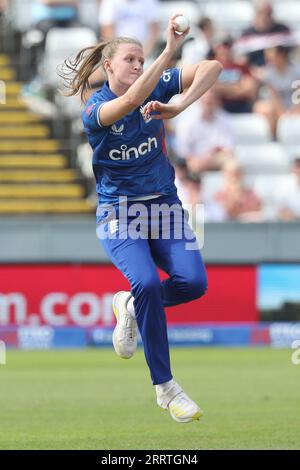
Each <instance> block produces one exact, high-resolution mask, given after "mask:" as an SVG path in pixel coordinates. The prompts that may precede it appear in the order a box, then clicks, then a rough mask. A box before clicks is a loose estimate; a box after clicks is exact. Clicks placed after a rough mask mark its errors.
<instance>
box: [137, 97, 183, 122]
mask: <svg viewBox="0 0 300 470" xmlns="http://www.w3.org/2000/svg"><path fill="white" fill-rule="evenodd" d="M143 112H144V114H145V115H147V114H149V115H151V118H152V119H172V118H173V117H175V116H177V114H179V113H180V109H179V107H178V106H177V105H176V104H175V103H167V104H165V103H161V102H160V101H149V103H147V104H146V105H145V107H144V109H143ZM153 113H155V114H153Z"/></svg>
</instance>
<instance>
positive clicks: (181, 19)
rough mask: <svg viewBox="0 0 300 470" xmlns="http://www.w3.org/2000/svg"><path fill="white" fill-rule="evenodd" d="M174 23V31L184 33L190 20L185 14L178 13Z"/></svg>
mask: <svg viewBox="0 0 300 470" xmlns="http://www.w3.org/2000/svg"><path fill="white" fill-rule="evenodd" d="M174 23H176V25H177V26H176V31H177V32H178V33H184V32H185V31H186V30H187V29H188V27H189V26H190V22H189V20H188V19H187V17H186V16H183V15H180V16H176V18H175V20H174Z"/></svg>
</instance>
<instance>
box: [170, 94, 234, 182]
mask: <svg viewBox="0 0 300 470" xmlns="http://www.w3.org/2000/svg"><path fill="white" fill-rule="evenodd" d="M175 134H176V150H177V153H178V154H179V156H180V157H182V158H185V159H186V161H187V167H188V169H189V171H191V172H193V173H196V174H200V173H202V172H204V171H207V170H217V169H220V168H221V167H222V164H223V163H224V161H226V160H228V159H231V158H233V156H234V137H233V129H232V126H231V121H230V116H229V115H228V114H227V113H226V112H224V111H223V110H222V109H221V108H220V104H219V101H218V99H217V97H216V94H215V93H214V91H213V90H209V91H208V92H206V93H205V95H204V96H203V97H202V98H201V99H200V100H198V102H197V103H196V104H195V105H194V106H193V108H190V109H189V110H186V111H185V112H184V113H183V114H182V116H181V119H180V120H178V121H177V122H175Z"/></svg>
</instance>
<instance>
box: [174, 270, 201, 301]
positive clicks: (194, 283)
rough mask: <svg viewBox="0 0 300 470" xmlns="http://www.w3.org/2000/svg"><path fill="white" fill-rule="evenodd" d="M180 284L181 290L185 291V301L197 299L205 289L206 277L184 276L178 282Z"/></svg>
mask: <svg viewBox="0 0 300 470" xmlns="http://www.w3.org/2000/svg"><path fill="white" fill-rule="evenodd" d="M180 284H181V285H182V291H183V292H185V298H186V300H187V301H189V300H195V299H199V297H202V296H203V295H204V294H205V292H206V291H207V279H206V277H199V276H195V277H191V278H185V279H184V280H182V281H181V283H180Z"/></svg>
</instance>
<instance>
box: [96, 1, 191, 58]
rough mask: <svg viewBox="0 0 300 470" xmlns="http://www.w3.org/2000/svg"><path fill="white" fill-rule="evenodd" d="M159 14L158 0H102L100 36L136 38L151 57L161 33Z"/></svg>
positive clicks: (107, 38) (107, 37)
mask: <svg viewBox="0 0 300 470" xmlns="http://www.w3.org/2000/svg"><path fill="white" fill-rule="evenodd" d="M159 15H160V10H159V1H158V0H147V1H146V2H145V1H144V0H102V1H101V3H100V10H99V23H100V36H101V37H102V38H103V39H105V40H109V39H112V38H113V37H117V36H125V37H132V38H135V39H137V40H138V41H140V43H141V44H142V45H143V48H144V53H145V57H146V58H149V57H151V55H153V50H154V48H155V46H156V44H157V41H158V39H159V35H160V19H159ZM198 61H199V59H198Z"/></svg>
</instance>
